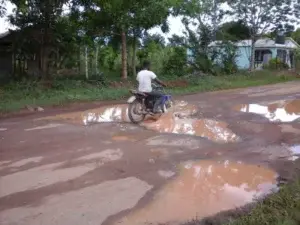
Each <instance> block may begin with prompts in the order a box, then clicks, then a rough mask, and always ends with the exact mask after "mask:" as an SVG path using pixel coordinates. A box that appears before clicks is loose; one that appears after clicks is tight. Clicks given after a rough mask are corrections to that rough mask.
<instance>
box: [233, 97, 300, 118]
mask: <svg viewBox="0 0 300 225" xmlns="http://www.w3.org/2000/svg"><path fill="white" fill-rule="evenodd" d="M236 109H237V110H239V111H241V112H247V113H256V114H260V115H263V116H265V117H266V118H268V119H269V120H270V121H273V122H275V121H276V122H292V121H295V120H297V119H299V118H300V99H296V100H292V101H278V102H275V103H272V104H268V105H263V104H261V105H260V104H249V105H239V106H237V107H236Z"/></svg>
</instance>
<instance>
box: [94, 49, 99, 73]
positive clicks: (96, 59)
mask: <svg viewBox="0 0 300 225" xmlns="http://www.w3.org/2000/svg"><path fill="white" fill-rule="evenodd" d="M98 54H99V45H98V44H97V46H96V57H95V67H96V71H95V73H96V75H98V71H99V70H98Z"/></svg>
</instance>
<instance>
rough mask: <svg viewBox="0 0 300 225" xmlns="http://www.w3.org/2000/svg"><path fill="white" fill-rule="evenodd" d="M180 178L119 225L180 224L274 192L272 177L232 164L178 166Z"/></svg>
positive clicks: (263, 171)
mask: <svg viewBox="0 0 300 225" xmlns="http://www.w3.org/2000/svg"><path fill="white" fill-rule="evenodd" d="M180 169H181V170H180V174H179V176H178V177H176V178H175V179H174V180H172V181H171V182H170V183H168V184H167V185H165V186H164V187H163V188H162V189H161V190H160V191H158V193H156V194H155V196H154V197H153V199H152V200H151V202H150V203H149V204H148V205H146V206H145V207H143V208H140V209H137V210H135V211H133V212H131V213H129V215H127V216H126V217H124V218H122V219H121V220H120V221H117V223H116V224H121V225H145V224H160V223H162V224H163V223H175V224H177V223H182V222H186V221H188V220H192V219H195V218H198V219H201V218H204V217H207V216H211V215H214V214H216V213H218V212H220V211H224V210H230V209H234V208H236V207H241V206H243V205H245V204H247V203H251V202H252V201H254V200H255V198H257V197H262V196H263V195H265V194H268V193H270V191H271V190H272V189H273V188H276V187H277V186H276V177H277V175H276V173H275V172H273V171H272V170H269V169H267V168H263V167H259V166H255V165H247V164H243V163H236V162H229V161H225V162H214V161H200V162H188V163H185V164H183V165H181V168H180Z"/></svg>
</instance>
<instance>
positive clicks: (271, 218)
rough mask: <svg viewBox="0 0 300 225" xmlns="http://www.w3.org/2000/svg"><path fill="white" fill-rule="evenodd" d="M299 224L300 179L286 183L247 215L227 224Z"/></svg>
mask: <svg viewBox="0 0 300 225" xmlns="http://www.w3.org/2000/svg"><path fill="white" fill-rule="evenodd" d="M258 224H260V225H263V224H265V225H297V224H300V179H298V180H296V181H295V182H293V183H291V184H288V185H285V186H284V187H283V188H282V189H280V191H279V192H278V193H276V194H273V195H271V196H270V197H269V198H266V199H265V200H263V201H262V202H260V203H258V204H257V205H256V206H255V208H254V209H253V210H252V211H251V213H249V214H248V215H246V216H242V217H240V218H239V219H237V220H235V221H232V222H229V223H227V224H226V225H258Z"/></svg>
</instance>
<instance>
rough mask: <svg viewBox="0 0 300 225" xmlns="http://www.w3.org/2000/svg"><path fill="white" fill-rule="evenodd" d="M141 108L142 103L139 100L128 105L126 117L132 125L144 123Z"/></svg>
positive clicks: (143, 114)
mask: <svg viewBox="0 0 300 225" xmlns="http://www.w3.org/2000/svg"><path fill="white" fill-rule="evenodd" d="M143 108H144V107H143V103H142V102H141V100H139V99H136V100H134V101H133V102H132V103H130V104H129V107H128V117H129V119H130V121H131V122H132V123H140V122H143V121H144V119H145V117H146V114H145V113H144V112H143Z"/></svg>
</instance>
